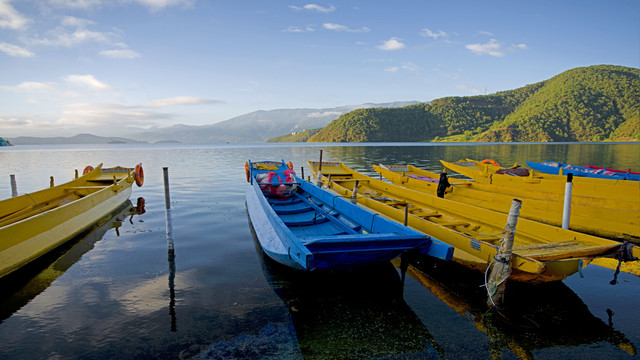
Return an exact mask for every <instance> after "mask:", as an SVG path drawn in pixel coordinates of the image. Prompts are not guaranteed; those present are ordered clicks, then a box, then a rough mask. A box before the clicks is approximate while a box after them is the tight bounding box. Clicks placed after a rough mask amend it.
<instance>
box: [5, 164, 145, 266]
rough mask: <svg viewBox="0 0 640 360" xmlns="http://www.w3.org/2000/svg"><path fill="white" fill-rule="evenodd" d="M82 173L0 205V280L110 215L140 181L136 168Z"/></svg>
mask: <svg viewBox="0 0 640 360" xmlns="http://www.w3.org/2000/svg"><path fill="white" fill-rule="evenodd" d="M91 169H92V170H91ZM86 170H87V171H88V172H87V173H86V174H85V175H83V176H81V177H78V178H76V179H74V180H72V181H70V182H68V183H65V184H62V185H58V186H54V187H51V188H48V189H44V190H40V191H36V192H33V193H30V194H24V195H21V196H17V197H13V198H9V199H6V200H2V201H0V277H3V276H6V275H8V274H10V273H12V272H14V271H15V270H17V269H19V268H20V267H22V266H24V265H26V264H28V263H29V262H31V261H33V260H35V259H37V258H38V257H40V256H42V255H44V254H46V253H47V252H49V251H51V250H53V249H54V248H56V247H58V246H60V245H62V244H63V243H65V242H66V241H68V240H70V239H71V238H73V237H74V236H75V235H78V234H79V233H81V232H82V231H83V230H85V229H86V228H88V227H90V226H91V225H92V224H93V223H95V222H96V221H98V220H99V219H101V218H102V217H104V216H105V215H107V214H109V213H111V212H112V211H114V210H116V209H117V208H118V207H119V206H120V205H121V204H122V203H124V202H125V201H126V200H127V199H128V198H129V196H130V195H131V185H132V184H133V183H134V182H136V183H137V184H138V185H139V186H140V185H142V179H143V177H142V176H144V175H143V174H142V166H141V165H138V166H136V170H135V171H134V169H129V168H123V167H115V168H109V169H103V168H102V164H100V165H98V166H97V167H96V168H95V169H93V168H91V167H87V169H86ZM89 170H90V171H89Z"/></svg>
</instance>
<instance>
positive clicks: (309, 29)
mask: <svg viewBox="0 0 640 360" xmlns="http://www.w3.org/2000/svg"><path fill="white" fill-rule="evenodd" d="M312 31H314V29H313V27H312V26H306V27H304V28H303V27H299V26H289V27H288V28H286V29H284V30H282V32H288V33H303V32H312Z"/></svg>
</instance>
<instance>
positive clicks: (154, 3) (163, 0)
mask: <svg viewBox="0 0 640 360" xmlns="http://www.w3.org/2000/svg"><path fill="white" fill-rule="evenodd" d="M133 1H134V2H137V3H138V4H141V5H144V6H146V7H147V8H149V10H151V11H160V10H163V9H165V8H168V7H172V6H182V7H186V8H189V7H192V6H193V4H194V3H195V0H133Z"/></svg>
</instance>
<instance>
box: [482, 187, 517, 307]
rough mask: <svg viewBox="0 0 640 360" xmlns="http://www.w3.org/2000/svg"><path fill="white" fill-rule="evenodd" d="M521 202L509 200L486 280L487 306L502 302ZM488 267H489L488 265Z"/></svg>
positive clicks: (509, 273)
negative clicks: (500, 236) (507, 213)
mask: <svg viewBox="0 0 640 360" xmlns="http://www.w3.org/2000/svg"><path fill="white" fill-rule="evenodd" d="M521 206H522V201H521V200H518V199H513V200H511V209H510V210H509V215H508V217H507V227H506V228H505V234H504V236H503V237H502V239H501V240H500V248H499V249H498V253H497V254H496V255H495V256H494V259H493V261H492V263H493V264H494V265H493V267H492V268H491V275H490V276H489V280H487V283H486V286H487V293H488V295H489V299H488V301H487V303H488V304H489V305H495V306H497V305H498V304H501V303H502V302H503V301H504V292H505V287H506V281H507V278H509V275H511V254H512V252H513V238H514V235H515V233H516V224H517V223H518V217H519V216H520V207H521ZM489 266H490V265H489Z"/></svg>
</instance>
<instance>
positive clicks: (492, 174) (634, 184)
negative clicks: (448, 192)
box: [440, 159, 640, 211]
mask: <svg viewBox="0 0 640 360" xmlns="http://www.w3.org/2000/svg"><path fill="white" fill-rule="evenodd" d="M440 162H441V163H442V164H443V165H444V166H445V167H446V168H448V169H450V170H453V171H455V172H457V173H459V174H462V175H464V176H466V177H468V178H470V179H473V180H475V181H476V182H478V183H484V184H493V185H499V186H507V187H515V188H518V190H522V191H537V192H545V193H548V194H550V195H549V196H554V197H558V196H560V197H562V199H564V189H565V184H566V182H567V177H566V176H562V175H551V174H546V173H543V172H538V171H535V170H530V171H529V176H511V175H506V174H496V171H497V170H499V169H500V167H498V166H494V165H491V164H483V163H481V162H479V161H475V160H471V159H467V160H466V161H458V162H455V163H450V162H446V161H443V160H441V161H440ZM551 194H553V195H551ZM572 194H573V196H574V197H582V198H587V199H584V200H581V201H589V200H590V201H591V204H590V205H595V206H601V207H607V208H618V209H627V210H631V211H640V181H628V180H610V179H597V178H588V177H580V176H575V177H573V190H572ZM583 204H584V205H589V204H586V203H583ZM602 204H606V205H602Z"/></svg>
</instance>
